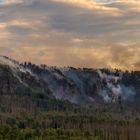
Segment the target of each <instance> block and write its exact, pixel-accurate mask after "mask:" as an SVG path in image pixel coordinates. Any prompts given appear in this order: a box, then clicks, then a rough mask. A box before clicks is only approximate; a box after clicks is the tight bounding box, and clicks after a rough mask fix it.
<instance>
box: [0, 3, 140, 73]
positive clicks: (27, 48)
mask: <svg viewBox="0 0 140 140" xmlns="http://www.w3.org/2000/svg"><path fill="white" fill-rule="evenodd" d="M1 3H2V2H1ZM19 3H20V4H19ZM0 7H1V8H0V41H1V44H0V53H1V54H2V55H8V56H10V57H13V58H16V59H19V60H21V61H24V60H28V61H29V60H30V61H33V62H35V63H46V64H49V65H58V66H66V65H71V66H75V67H94V68H97V67H109V68H115V67H116V68H121V69H130V68H131V69H136V70H138V69H140V65H139V57H140V50H139V45H140V41H139V38H140V24H139V23H140V16H139V14H140V10H139V9H140V2H139V1H136V0H134V1H133V2H130V1H127V0H116V1H115V0H114V1H113V0H111V2H107V1H105V0H104V1H100V2H99V0H98V1H97V0H96V1H95V0H67V1H66V0H28V1H27V0H23V1H18V0H14V1H10V0H9V1H3V4H0ZM130 66H131V67H130Z"/></svg>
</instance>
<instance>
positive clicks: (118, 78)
mask: <svg viewBox="0 0 140 140" xmlns="http://www.w3.org/2000/svg"><path fill="white" fill-rule="evenodd" d="M139 93H140V72H138V71H137V72H136V71H135V72H128V71H125V72H124V71H120V70H108V69H88V68H78V69H76V68H73V67H67V68H58V67H49V66H47V65H35V64H32V63H30V62H25V63H20V62H18V61H15V60H13V59H11V58H8V57H3V56H1V57H0V140H132V139H134V140H139V139H140V135H139V134H140V127H139V126H140V114H139V112H140V103H139V100H140V94H139Z"/></svg>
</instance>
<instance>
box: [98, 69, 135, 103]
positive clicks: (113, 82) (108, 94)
mask: <svg viewBox="0 0 140 140" xmlns="http://www.w3.org/2000/svg"><path fill="white" fill-rule="evenodd" d="M97 72H98V74H99V77H100V79H101V80H102V81H103V80H104V81H105V82H106V86H105V87H104V89H103V90H102V91H101V92H100V93H99V95H100V96H102V97H103V99H104V101H105V102H106V103H110V102H116V101H117V100H118V98H119V97H121V98H122V100H132V99H133V98H134V96H135V94H136V93H135V90H134V88H132V87H126V86H124V85H122V84H120V83H119V80H121V79H122V77H121V75H122V74H120V75H119V76H115V75H114V74H113V72H110V74H106V73H105V72H102V71H101V70H97Z"/></svg>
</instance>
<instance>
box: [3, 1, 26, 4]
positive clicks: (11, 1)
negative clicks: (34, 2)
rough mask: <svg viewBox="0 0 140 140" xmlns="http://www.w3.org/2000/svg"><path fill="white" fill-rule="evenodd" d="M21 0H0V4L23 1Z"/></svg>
mask: <svg viewBox="0 0 140 140" xmlns="http://www.w3.org/2000/svg"><path fill="white" fill-rule="evenodd" d="M23 2H24V1H23V0H0V5H9V4H17V3H23Z"/></svg>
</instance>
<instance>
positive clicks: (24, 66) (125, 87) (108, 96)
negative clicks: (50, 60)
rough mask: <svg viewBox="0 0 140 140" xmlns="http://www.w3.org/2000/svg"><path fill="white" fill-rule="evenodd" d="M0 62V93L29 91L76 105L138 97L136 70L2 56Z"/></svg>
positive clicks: (25, 93) (139, 85) (27, 93)
mask: <svg viewBox="0 0 140 140" xmlns="http://www.w3.org/2000/svg"><path fill="white" fill-rule="evenodd" d="M0 63H1V65H0V76H1V78H0V80H1V82H0V86H1V88H0V92H1V94H8V93H9V94H22V95H29V94H32V93H33V94H34V95H36V94H37V96H38V94H40V96H42V97H43V96H44V97H45V96H47V97H48V96H49V97H54V98H56V99H60V100H69V101H70V102H72V103H76V104H87V103H91V104H92V103H93V104H95V103H97V104H102V103H117V102H135V101H136V99H137V100H138V99H139V96H140V95H139V92H140V72H139V71H134V72H128V71H125V72H124V71H121V70H117V69H115V70H109V69H88V68H79V69H76V68H73V67H66V68H58V67H49V66H47V65H35V64H32V63H30V62H25V63H19V62H18V61H15V60H13V59H10V58H8V57H3V56H1V57H0ZM6 83H7V84H6Z"/></svg>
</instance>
